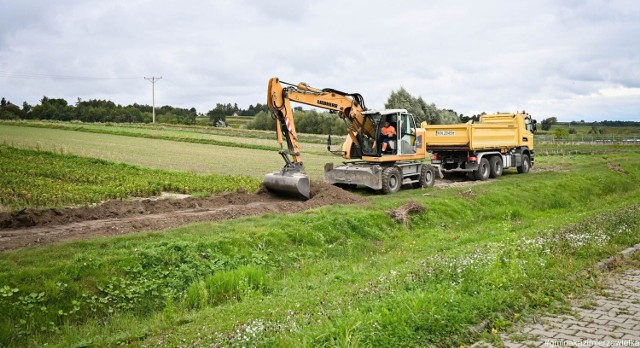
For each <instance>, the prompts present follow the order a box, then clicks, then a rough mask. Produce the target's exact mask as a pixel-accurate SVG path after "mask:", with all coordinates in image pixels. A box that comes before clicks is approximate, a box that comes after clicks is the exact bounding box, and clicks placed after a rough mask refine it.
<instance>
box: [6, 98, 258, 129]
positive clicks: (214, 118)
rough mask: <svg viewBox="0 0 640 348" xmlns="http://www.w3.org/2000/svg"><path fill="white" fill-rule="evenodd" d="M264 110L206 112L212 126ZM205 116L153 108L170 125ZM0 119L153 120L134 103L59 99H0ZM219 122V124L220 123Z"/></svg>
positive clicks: (231, 108) (232, 108)
mask: <svg viewBox="0 0 640 348" xmlns="http://www.w3.org/2000/svg"><path fill="white" fill-rule="evenodd" d="M265 110H267V106H266V105H263V104H260V103H258V104H256V106H253V105H250V106H249V108H248V109H241V108H239V107H238V104H233V105H232V104H230V103H228V104H221V103H217V104H216V106H215V107H214V108H213V109H211V110H210V111H209V112H207V113H206V116H208V117H209V119H210V121H211V122H212V123H213V124H214V125H215V124H217V125H221V124H224V122H225V120H226V117H227V116H231V115H233V114H239V115H255V114H257V113H258V112H260V111H265ZM199 116H205V115H203V114H199V113H198V112H197V110H196V109H195V108H190V109H187V108H176V107H173V106H169V105H165V106H161V107H156V122H159V123H172V124H195V123H196V118H197V117H199ZM0 119H2V120H21V119H22V120H58V121H82V122H113V123H150V122H151V121H152V106H150V105H140V104H137V103H134V104H131V105H127V106H122V105H120V104H116V103H114V102H112V101H109V100H97V99H91V100H81V99H78V100H77V101H76V103H75V104H73V105H72V104H69V103H68V102H67V101H66V100H65V99H62V98H49V97H46V96H44V97H42V99H41V100H40V103H39V104H37V105H35V106H32V105H29V104H28V103H27V102H23V103H22V107H20V106H18V105H16V104H13V103H11V101H8V100H6V99H5V98H2V99H1V100H0ZM221 122H222V123H221Z"/></svg>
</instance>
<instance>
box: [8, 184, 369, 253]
mask: <svg viewBox="0 0 640 348" xmlns="http://www.w3.org/2000/svg"><path fill="white" fill-rule="evenodd" d="M310 196H311V198H310V199H309V200H307V201H300V200H297V199H294V198H289V197H280V196H277V195H274V194H273V193H270V192H268V191H266V190H260V191H258V192H257V193H246V192H237V193H228V194H223V195H219V196H212V197H207V198H194V197H189V198H185V199H159V200H155V199H143V200H124V201H108V202H105V203H103V204H100V205H96V206H89V207H76V208H64V209H23V210H21V211H17V212H12V213H0V250H9V249H16V248H20V247H24V246H28V245H43V244H49V243H54V242H58V241H63V240H70V239H85V238H90V237H96V236H112V235H122V234H127V233H133V232H138V231H149V230H164V229H167V228H171V227H178V226H181V225H184V224H188V223H193V222H198V221H222V220H229V219H236V218H241V217H247V216H256V215H263V214H267V213H285V214H286V213H296V212H301V211H304V210H307V209H312V208H317V207H321V206H324V205H330V204H358V203H364V202H366V199H364V198H362V197H360V196H358V195H356V194H353V193H350V192H347V191H344V190H342V189H340V188H338V187H335V186H333V185H329V184H326V183H324V182H312V183H311V195H310Z"/></svg>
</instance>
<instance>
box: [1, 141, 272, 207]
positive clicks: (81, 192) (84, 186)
mask: <svg viewBox="0 0 640 348" xmlns="http://www.w3.org/2000/svg"><path fill="white" fill-rule="evenodd" d="M0 168H2V170H1V171H0V205H2V206H4V207H8V208H10V209H12V210H17V209H22V208H27V207H64V206H69V205H76V204H88V203H99V202H101V201H105V200H108V199H125V198H128V197H131V196H138V197H147V196H153V195H158V194H160V193H162V192H163V191H167V192H176V193H185V194H197V195H210V194H213V193H219V192H235V191H237V190H238V189H243V190H247V191H255V190H257V189H258V187H259V184H260V181H259V180H258V179H255V178H250V177H244V176H223V175H213V174H212V175H198V174H193V173H183V172H172V171H164V170H157V169H148V168H142V167H138V166H133V165H128V164H123V163H113V162H108V161H104V160H99V159H93V158H85V157H79V156H73V155H65V154H57V153H52V152H45V151H36V150H26V149H18V148H14V147H10V146H6V145H0Z"/></svg>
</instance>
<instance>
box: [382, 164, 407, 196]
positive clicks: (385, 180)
mask: <svg viewBox="0 0 640 348" xmlns="http://www.w3.org/2000/svg"><path fill="white" fill-rule="evenodd" d="M400 187H402V175H400V170H399V169H398V168H397V167H387V168H385V169H384V170H383V171H382V193H384V194H387V193H396V192H398V191H400Z"/></svg>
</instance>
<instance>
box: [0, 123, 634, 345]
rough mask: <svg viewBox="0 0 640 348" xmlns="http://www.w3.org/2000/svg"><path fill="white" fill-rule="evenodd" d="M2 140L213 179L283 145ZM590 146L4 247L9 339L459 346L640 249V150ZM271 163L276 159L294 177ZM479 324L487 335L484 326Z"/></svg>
mask: <svg viewBox="0 0 640 348" xmlns="http://www.w3.org/2000/svg"><path fill="white" fill-rule="evenodd" d="M0 142H5V143H8V144H13V145H14V146H19V147H28V148H33V147H40V148H41V149H56V150H57V151H58V152H60V151H61V150H62V149H64V151H65V152H72V153H76V154H80V155H83V156H88V157H98V158H104V157H107V156H109V157H112V158H111V160H116V161H122V162H127V163H138V164H140V165H143V166H147V167H153V168H169V167H173V166H177V167H181V168H187V167H188V166H189V164H190V163H191V164H193V165H194V166H196V165H197V162H198V161H200V162H201V163H200V165H201V166H209V165H210V167H207V168H209V169H208V170H203V171H196V170H190V169H189V171H194V172H199V173H214V172H216V171H215V170H216V169H215V164H216V163H218V164H217V165H218V166H219V167H223V166H226V165H227V163H221V162H224V161H229V162H234V163H232V164H233V166H229V167H224V168H217V170H220V171H228V173H227V174H230V173H231V172H232V171H233V170H235V169H236V168H237V167H243V166H246V165H247V164H246V163H242V162H245V161H244V160H243V158H256V161H258V160H261V159H262V158H261V157H267V154H268V153H269V152H268V151H263V150H255V149H233V150H230V147H226V146H214V145H203V144H192V143H183V142H175V141H167V140H156V139H144V138H136V137H126V136H115V135H109V134H91V133H85V132H74V131H65V130H57V129H40V128H28V127H16V126H0ZM594 146H595V145H594ZM594 146H592V147H590V148H584V149H582V150H581V151H579V152H578V153H575V152H572V151H571V149H566V151H565V149H560V150H562V152H557V154H558V155H554V156H539V157H538V158H537V162H536V166H537V167H542V168H544V169H545V170H539V171H536V172H532V173H529V174H527V175H518V174H515V172H514V171H508V172H507V174H505V175H504V176H503V177H501V178H500V179H497V180H491V181H489V182H488V183H485V184H482V185H475V186H466V187H459V188H456V187H451V188H446V189H437V188H432V189H426V190H405V191H401V192H399V193H397V194H394V195H389V196H377V195H374V196H368V199H369V200H370V203H369V204H367V205H364V206H331V207H325V208H320V209H315V210H311V211H307V212H305V213H301V214H295V215H287V216H282V215H276V214H270V215H265V216H262V217H253V218H246V219H238V220H233V221H226V222H219V223H199V224H194V225H189V226H184V227H181V228H177V229H173V230H169V231H165V232H147V233H138V234H132V235H128V236H121V237H109V238H100V239H95V240H84V241H80V242H68V243H64V244H57V245H48V246H44V247H38V248H35V247H33V248H25V249H20V250H15V251H9V252H4V253H0V312H1V313H3V316H1V317H0V345H3V346H42V345H44V344H45V343H46V344H48V346H60V347H67V346H113V345H123V344H126V345H132V346H157V345H165V346H210V345H212V346H238V347H241V346H284V347H300V346H341V347H347V346H371V347H379V346H411V347H414V346H428V345H433V346H436V347H454V346H455V347H459V346H461V345H468V344H470V343H472V342H474V341H475V340H476V339H477V338H478V337H479V336H484V337H485V338H486V339H488V340H492V339H495V338H496V336H495V335H496V334H497V333H500V332H502V331H503V330H505V329H507V328H508V327H509V326H510V325H512V323H514V322H517V321H518V320H520V318H522V317H526V316H528V315H531V314H532V313H536V312H537V311H540V310H542V311H546V310H552V309H553V308H558V307H562V305H563V304H564V303H566V301H567V299H568V298H572V297H577V296H580V293H581V292H582V291H584V290H585V289H586V288H588V287H590V286H595V284H596V283H597V280H598V277H599V273H598V272H597V271H595V270H594V265H595V263H597V262H598V261H599V260H601V259H603V258H606V257H608V256H610V255H612V254H613V253H615V252H617V251H619V250H621V249H623V248H625V247H627V246H629V245H632V244H635V243H638V242H640V205H638V202H639V201H640V186H638V185H637V183H638V180H639V179H640V152H639V150H638V147H624V148H617V147H607V146H602V147H594ZM178 149H179V150H178ZM212 149H215V151H216V152H215V154H214V155H212V154H211V152H212ZM553 150H554V148H552V147H548V148H547V151H553ZM620 150H624V152H621V151H620ZM199 151H201V152H199ZM230 151H232V152H233V154H232V155H229V154H228V153H229V152H230ZM236 151H247V153H246V154H244V155H243V156H237V153H236ZM27 153H31V152H27ZM205 153H208V155H207V156H205V155H204V154H205ZM199 154H202V156H200V155H199ZM12 156H13V155H12ZM53 156H54V157H56V158H57V157H58V156H55V155H53ZM101 156H102V157H101ZM225 156H229V157H225ZM272 156H273V157H272V158H270V159H268V160H267V159H265V162H264V163H265V166H266V163H267V162H273V163H271V164H270V165H273V166H275V167H276V168H278V167H280V165H281V164H280V162H279V156H278V155H277V154H273V155H272ZM309 157H311V156H309ZM234 158H235V160H234ZM238 158H240V160H238ZM329 158H332V157H329ZM216 160H218V161H217V162H216ZM18 161H19V162H24V161H20V160H19V159H18ZM78 161H81V160H78ZM318 162H320V161H318ZM260 163H263V162H260ZM306 163H307V168H308V169H311V166H310V165H309V164H310V162H306ZM252 165H255V164H252ZM314 165H317V166H318V168H321V167H322V165H321V164H320V163H317V164H314ZM10 166H11V167H14V166H18V165H17V164H11V165H10ZM70 166H74V165H70ZM76 166H77V165H76ZM82 166H87V165H85V164H83V165H82ZM174 169H175V168H174ZM257 170H262V168H261V169H253V171H257ZM263 173H264V172H263V171H261V172H259V173H258V174H259V175H256V177H258V176H261V175H262V174H263ZM17 175H21V174H17ZM409 201H415V202H417V203H418V204H422V205H423V206H425V207H426V211H425V212H424V213H421V214H418V215H415V216H414V217H413V218H412V219H411V221H410V223H408V224H407V225H406V226H404V225H402V224H397V223H396V222H394V221H393V220H392V219H391V218H390V217H389V215H388V211H389V210H391V209H394V208H397V207H399V206H401V205H403V204H405V203H407V202H409ZM482 322H485V323H487V325H486V328H485V329H483V330H481V332H479V333H476V332H474V331H473V330H471V329H470V328H471V327H473V326H476V325H478V324H479V323H482Z"/></svg>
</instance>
